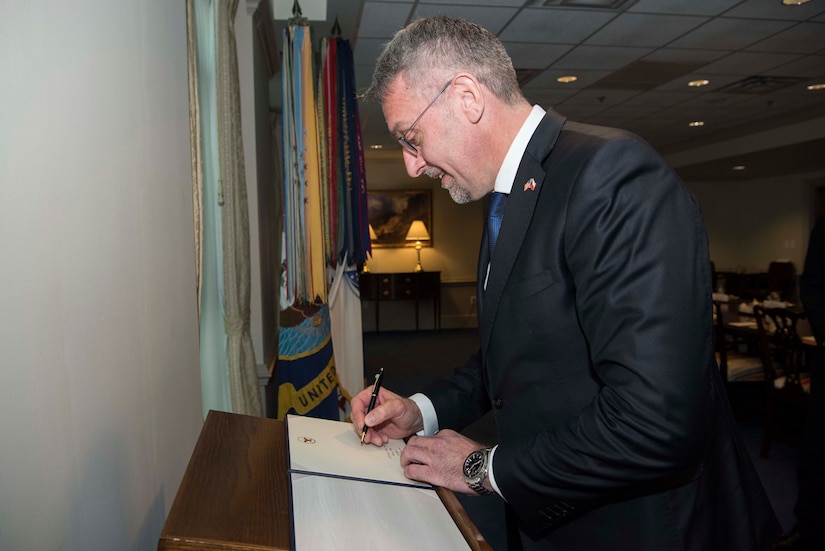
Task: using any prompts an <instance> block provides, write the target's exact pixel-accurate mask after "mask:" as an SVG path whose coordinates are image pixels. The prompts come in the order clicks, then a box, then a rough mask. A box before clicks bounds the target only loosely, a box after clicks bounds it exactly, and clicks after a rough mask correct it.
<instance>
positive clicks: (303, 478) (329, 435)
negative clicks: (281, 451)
mask: <svg viewBox="0 0 825 551" xmlns="http://www.w3.org/2000/svg"><path fill="white" fill-rule="evenodd" d="M286 429H287V442H288V444H287V448H288V450H289V452H288V453H289V477H290V498H291V505H292V515H291V517H292V526H293V530H292V538H293V546H292V548H293V549H295V550H296V551H304V550H316V549H324V550H325V551H332V550H339V549H340V550H342V551H349V550H352V549H394V550H405V549H409V550H411V551H412V550H419V549H428V550H430V549H434V550H439V549H444V550H453V549H467V548H468V544H467V541H466V540H465V539H464V536H462V534H461V531H460V530H459V529H458V527H457V526H456V524H455V522H453V519H452V518H451V516H450V513H449V512H448V511H447V509H446V508H445V506H444V504H443V503H442V502H441V499H440V498H439V497H438V495H437V494H436V491H435V490H434V489H433V487H432V486H431V485H429V484H426V483H423V482H417V481H415V480H410V479H408V478H407V477H405V476H404V471H403V469H402V468H401V461H400V456H401V451H402V450H403V449H404V446H405V443H404V441H403V440H390V442H389V443H388V444H386V445H385V446H383V447H380V448H379V447H377V446H372V445H368V444H364V445H363V446H362V445H361V442H360V438H359V436H358V435H357V434H356V433H355V431H354V430H353V427H352V424H350V423H344V422H341V421H329V420H326V419H315V418H312V417H301V416H298V415H287V417H286Z"/></svg>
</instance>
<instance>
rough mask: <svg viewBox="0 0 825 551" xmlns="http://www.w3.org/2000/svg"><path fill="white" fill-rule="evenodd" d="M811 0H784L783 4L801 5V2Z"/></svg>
mask: <svg viewBox="0 0 825 551" xmlns="http://www.w3.org/2000/svg"><path fill="white" fill-rule="evenodd" d="M810 1H811V0H782V4H784V5H786V6H799V5H800V4H805V3H807V2H810Z"/></svg>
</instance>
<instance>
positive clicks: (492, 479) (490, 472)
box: [487, 444, 507, 501]
mask: <svg viewBox="0 0 825 551" xmlns="http://www.w3.org/2000/svg"><path fill="white" fill-rule="evenodd" d="M497 449H498V444H496V445H495V446H493V449H492V450H490V458H489V462H490V464H489V465H487V478H489V479H490V486H492V487H493V490H495V492H496V493H497V494H498V495H499V496H501V499H504V496H503V495H501V490H499V489H498V484H496V477H495V476H493V456H495V455H496V450H497ZM504 501H507V500H506V499H504Z"/></svg>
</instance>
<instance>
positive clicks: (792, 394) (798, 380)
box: [753, 306, 811, 457]
mask: <svg viewBox="0 0 825 551" xmlns="http://www.w3.org/2000/svg"><path fill="white" fill-rule="evenodd" d="M753 313H754V316H755V317H756V324H757V328H758V331H759V349H760V355H761V357H762V364H763V366H764V368H765V371H764V373H765V416H764V422H763V423H764V426H763V433H762V449H761V450H760V455H761V456H762V457H768V454H770V451H771V443H772V442H773V440H782V441H784V442H787V443H789V444H792V445H798V444H799V436H800V433H801V428H802V425H803V424H804V419H805V411H806V408H807V402H808V395H809V393H810V388H811V376H810V373H809V372H808V371H807V370H806V366H805V349H804V346H803V344H802V340H801V339H800V337H799V333H798V332H797V323H798V321H799V320H800V319H804V318H805V314H804V313H803V312H797V311H794V310H789V309H787V308H763V307H761V306H755V307H754V309H753Z"/></svg>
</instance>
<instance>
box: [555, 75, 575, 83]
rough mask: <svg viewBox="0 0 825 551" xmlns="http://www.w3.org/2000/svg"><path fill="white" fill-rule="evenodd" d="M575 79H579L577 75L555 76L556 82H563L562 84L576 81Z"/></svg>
mask: <svg viewBox="0 0 825 551" xmlns="http://www.w3.org/2000/svg"><path fill="white" fill-rule="evenodd" d="M577 80H579V77H577V76H574V75H565V76H563V77H559V78H557V79H556V82H561V83H563V84H568V83H570V82H576V81H577Z"/></svg>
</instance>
